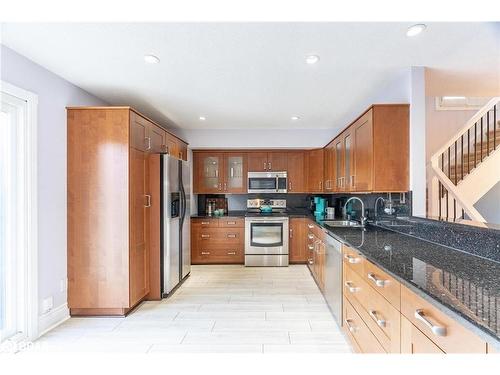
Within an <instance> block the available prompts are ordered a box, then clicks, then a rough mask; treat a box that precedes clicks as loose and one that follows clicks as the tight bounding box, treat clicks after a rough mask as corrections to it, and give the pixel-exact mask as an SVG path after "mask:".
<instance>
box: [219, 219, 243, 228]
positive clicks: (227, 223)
mask: <svg viewBox="0 0 500 375" xmlns="http://www.w3.org/2000/svg"><path fill="white" fill-rule="evenodd" d="M219 227H222V228H244V227H245V219H243V218H241V217H226V218H223V219H219Z"/></svg>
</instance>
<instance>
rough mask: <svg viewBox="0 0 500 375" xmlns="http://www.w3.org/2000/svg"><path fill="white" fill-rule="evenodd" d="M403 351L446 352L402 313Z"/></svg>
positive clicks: (408, 352)
mask: <svg viewBox="0 0 500 375" xmlns="http://www.w3.org/2000/svg"><path fill="white" fill-rule="evenodd" d="M401 353H403V354H443V353H444V352H443V351H442V350H441V349H440V348H439V346H437V345H436V344H434V343H433V342H432V341H431V340H430V339H429V338H427V336H426V335H424V334H423V333H422V332H420V330H419V329H418V328H417V327H415V326H414V325H413V324H412V323H411V322H410V321H409V320H408V319H406V318H405V317H404V316H402V315H401Z"/></svg>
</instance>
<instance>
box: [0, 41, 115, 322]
mask: <svg viewBox="0 0 500 375" xmlns="http://www.w3.org/2000/svg"><path fill="white" fill-rule="evenodd" d="M0 55H1V56H0V57H1V79H2V80H3V81H6V82H9V83H11V84H13V85H15V86H18V87H20V88H22V89H25V90H28V91H31V92H33V93H35V94H37V95H38V122H37V124H38V132H37V134H38V252H39V253H38V265H39V270H38V297H39V313H40V315H42V313H43V312H42V311H41V307H42V301H43V300H44V299H45V298H47V297H50V296H52V297H53V301H54V309H53V310H56V309H57V308H58V307H59V306H63V305H65V304H66V300H67V296H66V291H61V289H60V282H61V280H63V281H65V280H66V277H67V266H66V249H67V241H66V238H67V236H66V233H67V229H66V228H67V226H66V222H67V220H66V155H67V153H66V109H65V107H66V106H73V105H75V106H76V105H105V104H106V103H105V102H104V101H102V100H100V99H99V98H96V97H95V96H92V95H90V94H89V93H87V92H85V91H83V90H82V89H80V88H78V87H76V86H74V85H72V84H71V83H69V82H67V81H65V80H64V79H62V78H61V77H59V76H57V75H55V74H53V73H51V72H50V71H48V70H46V69H45V68H43V67H41V66H39V65H37V64H35V63H34V62H32V61H31V60H28V59H27V58H25V57H24V56H21V55H19V54H17V53H16V52H14V51H13V50H11V49H9V48H7V47H5V46H3V45H1V49H0ZM42 329H43V327H42Z"/></svg>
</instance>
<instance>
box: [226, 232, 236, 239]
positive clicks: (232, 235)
mask: <svg viewBox="0 0 500 375" xmlns="http://www.w3.org/2000/svg"><path fill="white" fill-rule="evenodd" d="M227 238H236V234H231V233H230V234H228V235H227Z"/></svg>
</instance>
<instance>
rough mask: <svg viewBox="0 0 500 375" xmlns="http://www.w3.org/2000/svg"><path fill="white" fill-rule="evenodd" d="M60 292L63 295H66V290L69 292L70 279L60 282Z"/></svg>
mask: <svg viewBox="0 0 500 375" xmlns="http://www.w3.org/2000/svg"><path fill="white" fill-rule="evenodd" d="M59 290H60V291H61V293H64V292H65V291H66V290H68V279H61V280H60V281H59Z"/></svg>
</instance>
